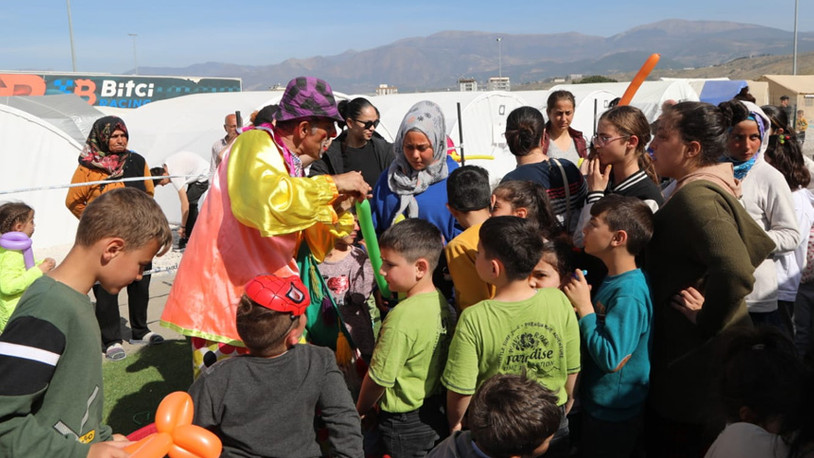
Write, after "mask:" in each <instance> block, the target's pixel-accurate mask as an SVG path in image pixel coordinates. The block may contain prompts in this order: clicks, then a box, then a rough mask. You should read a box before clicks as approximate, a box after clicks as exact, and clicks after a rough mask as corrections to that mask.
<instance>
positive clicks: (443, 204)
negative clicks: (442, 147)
mask: <svg viewBox="0 0 814 458" xmlns="http://www.w3.org/2000/svg"><path fill="white" fill-rule="evenodd" d="M447 168H448V169H449V172H450V173H451V172H452V171H453V170H455V169H457V168H458V163H457V162H455V160H454V159H452V157H450V156H447ZM387 172H388V171H387V170H385V171H384V172H382V174H381V176H379V180H378V181H377V182H376V187H374V188H373V198H372V199H371V200H370V211H371V213H372V216H373V225H374V226H375V227H376V234H378V235H381V234H382V232H384V231H385V230H386V229H387V228H388V227H390V223H392V222H393V218H395V217H396V212H397V211H398V208H399V196H398V195H397V194H396V193H394V192H393V191H391V190H390V186H388V184H387ZM415 200H416V201H417V202H418V217H419V218H421V219H423V220H426V221H429V222H431V223H433V224H435V225H436V226H437V227H438V229H440V230H441V234H442V235H443V236H444V241H445V242H449V241H450V240H452V239H453V238H455V237H456V236H457V235H458V234H460V233H461V232H463V229H461V227H460V226H458V224H457V222H456V221H455V217H454V216H452V213H450V212H449V210H447V180H446V178H445V179H443V180H441V181H439V182H437V183H433V184H432V185H430V187H429V188H427V190H426V191H424V192H422V193H421V194H416V196H415Z"/></svg>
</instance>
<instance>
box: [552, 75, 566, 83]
mask: <svg viewBox="0 0 814 458" xmlns="http://www.w3.org/2000/svg"><path fill="white" fill-rule="evenodd" d="M551 82H552V83H564V82H565V77H564V76H555V77H553V78H551Z"/></svg>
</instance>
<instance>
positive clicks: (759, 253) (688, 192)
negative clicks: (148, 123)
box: [646, 102, 774, 456]
mask: <svg viewBox="0 0 814 458" xmlns="http://www.w3.org/2000/svg"><path fill="white" fill-rule="evenodd" d="M729 124H730V122H729V120H728V119H726V115H725V114H724V113H722V112H721V110H719V109H718V108H717V107H715V106H713V105H710V104H706V103H700V102H683V103H679V104H677V105H675V106H674V107H672V108H671V109H670V110H669V111H667V112H666V113H665V114H664V115H662V118H661V121H660V123H659V128H658V131H657V133H656V136H655V138H654V140H653V142H652V143H651V148H652V149H653V153H654V154H653V160H654V165H655V167H656V171H657V173H658V174H659V175H660V176H665V177H670V178H673V179H675V184H674V187H673V190H672V193H671V194H670V196H669V198H668V200H667V202H666V204H664V206H662V207H661V208H660V209H659V211H658V212H657V213H656V215H655V220H654V223H655V226H654V233H653V238H652V240H651V242H650V245H649V246H648V249H647V253H646V272H647V273H648V275H649V279H650V285H651V291H652V294H653V305H654V318H653V320H654V321H653V351H652V361H651V384H650V390H651V391H650V400H649V405H650V412H649V416H650V418H649V421H648V425H649V426H650V427H652V431H649V432H648V434H647V437H648V441H649V444H648V448H649V452H650V453H652V454H653V456H672V455H673V454H675V453H677V454H678V455H676V456H703V453H704V450H705V449H706V447H708V446H709V444H711V442H712V441H713V440H714V439H715V435H716V434H717V432H718V431H717V430H715V429H714V428H713V429H712V430H710V429H709V428H707V427H706V426H707V423H708V420H709V418H710V415H711V413H712V412H714V406H713V405H712V402H711V399H710V393H711V392H712V390H711V389H710V383H711V381H712V379H713V377H714V374H715V368H714V367H712V366H711V359H710V355H711V353H712V350H713V349H714V347H715V345H716V342H717V340H718V339H717V338H718V336H719V335H720V334H721V333H722V332H724V331H725V330H727V329H729V328H733V327H740V326H752V323H751V321H750V319H749V315H748V313H747V311H746V304H745V302H744V297H745V296H746V295H747V294H748V293H749V291H751V290H752V285H753V283H754V277H753V272H754V269H755V267H756V266H757V265H759V264H760V263H761V262H762V261H763V259H764V258H766V256H767V255H768V254H769V253H770V252H771V251H772V249H773V248H774V243H773V242H772V241H771V239H769V238H768V237H767V236H766V234H765V233H764V232H763V230H762V229H761V228H760V227H759V226H758V225H757V224H756V223H755V221H754V220H753V219H752V218H751V217H750V216H749V214H748V213H747V212H746V210H745V209H744V208H743V206H742V205H741V203H740V202H739V201H738V199H739V197H740V194H741V192H740V182H739V181H737V180H735V178H734V174H733V169H732V164H729V163H719V162H718V159H719V158H720V157H721V155H722V154H723V153H724V151H725V148H726V140H727V131H728V129H727V126H729ZM721 426H723V425H721ZM650 453H648V454H650Z"/></svg>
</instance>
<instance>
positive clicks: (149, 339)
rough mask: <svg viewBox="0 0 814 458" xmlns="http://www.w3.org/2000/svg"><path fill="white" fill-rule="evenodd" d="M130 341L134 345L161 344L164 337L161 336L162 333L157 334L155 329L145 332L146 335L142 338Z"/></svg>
mask: <svg viewBox="0 0 814 458" xmlns="http://www.w3.org/2000/svg"><path fill="white" fill-rule="evenodd" d="M130 343H131V344H133V345H136V344H142V345H145V344H146V345H159V344H162V343H164V338H163V337H161V335H160V334H156V333H155V332H153V331H150V332H148V333H147V334H144V337H142V338H141V339H130Z"/></svg>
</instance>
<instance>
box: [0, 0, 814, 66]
mask: <svg viewBox="0 0 814 458" xmlns="http://www.w3.org/2000/svg"><path fill="white" fill-rule="evenodd" d="M618 3H623V6H622V5H619V4H617V2H611V1H607V0H582V1H567V0H566V1H556V2H555V1H550V0H537V1H530V0H501V1H499V2H498V1H497V0H491V1H488V2H486V1H483V0H470V1H466V2H464V1H457V0H456V1H445V0H432V1H428V0H413V1H398V2H395V1H388V0H384V1H382V0H378V1H377V0H367V1H365V0H362V1H343V2H337V1H332V2H327V1H323V0H306V1H293V2H292V1H289V2H280V1H274V0H248V1H244V2H242V3H241V2H232V1H222V2H214V1H210V0H199V1H197V2H189V1H184V2H180V1H173V0H163V1H156V0H140V1H131V2H109V1H105V2H103V1H98V0H73V1H72V2H71V14H72V19H73V36H74V48H75V51H76V65H77V70H78V71H80V72H109V73H122V72H125V71H129V70H132V69H133V67H134V56H133V38H132V37H130V36H129V35H128V34H131V33H135V34H137V35H138V36H137V37H136V38H135V40H136V56H137V61H138V65H139V66H140V67H146V66H170V67H185V66H187V65H191V64H196V63H204V62H212V61H214V62H226V63H234V64H243V65H266V64H274V63H278V62H281V61H283V60H286V59H289V58H305V57H312V56H318V55H322V56H330V55H334V54H340V53H342V52H344V51H347V50H350V49H353V50H357V51H358V50H365V49H370V48H375V47H377V46H381V45H386V44H388V43H391V42H393V41H395V40H398V39H401V38H408V37H416V36H426V35H431V34H433V33H436V32H440V31H444V30H475V31H484V32H495V34H496V35H497V34H513V33H556V32H580V33H583V34H588V35H600V36H610V35H614V34H616V33H620V32H623V31H625V30H627V29H629V28H632V27H635V26H637V25H642V24H648V23H652V22H657V21H660V20H663V19H689V20H720V21H733V22H742V23H748V24H759V25H764V26H768V27H774V28H778V29H782V30H787V31H792V30H793V28H794V0H772V1H771V4H772V7H771V8H769V6H768V5H769V4H768V3H767V2H765V1H758V0H740V1H738V2H737V3H736V6H734V7H733V3H735V2H731V1H723V0H683V1H681V2H662V1H660V0H647V1H645V0H625V1H624V2H618ZM800 3H801V5H800V11H799V18H800V22H799V30H800V31H801V32H804V31H814V11H812V9H814V4H812V2H810V1H803V2H800ZM227 5H228V7H227ZM6 6H7V7H6V8H3V9H2V10H0V27H2V34H0V36H2V40H1V41H0V70H52V71H70V70H71V48H70V41H69V33H68V14H67V8H66V2H64V1H61V0H26V1H24V2H20V6H19V7H14V8H11V7H8V6H9V5H6Z"/></svg>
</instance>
